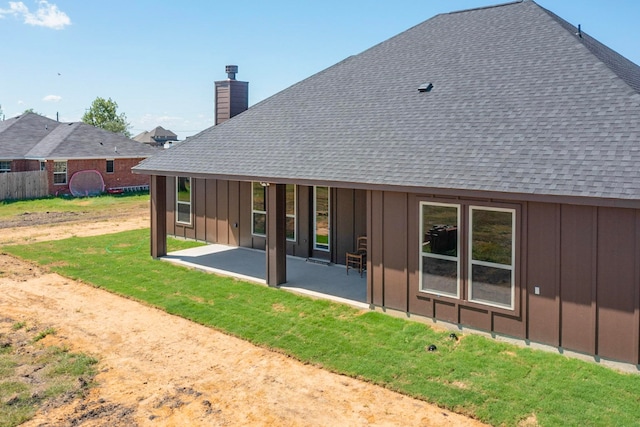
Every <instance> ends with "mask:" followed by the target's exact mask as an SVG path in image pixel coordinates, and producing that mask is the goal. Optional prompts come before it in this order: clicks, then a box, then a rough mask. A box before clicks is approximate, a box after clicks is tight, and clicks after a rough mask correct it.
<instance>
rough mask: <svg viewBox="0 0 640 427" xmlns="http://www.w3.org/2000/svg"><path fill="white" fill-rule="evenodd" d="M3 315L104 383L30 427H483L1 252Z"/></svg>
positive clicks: (17, 233)
mask: <svg viewBox="0 0 640 427" xmlns="http://www.w3.org/2000/svg"><path fill="white" fill-rule="evenodd" d="M80 217H81V218H79V219H78V220H76V219H74V220H73V221H65V222H58V223H57V224H56V225H54V224H51V223H46V221H45V222H44V223H42V221H43V220H41V219H40V220H38V221H36V222H41V223H40V224H37V225H35V226H29V227H23V226H21V227H13V228H5V229H2V230H0V245H4V244H7V243H25V242H34V241H41V240H52V239H60V238H65V237H69V236H72V235H76V236H87V235H97V234H103V233H111V232H119V231H124V230H128V229H135V228H141V227H147V226H148V209H146V210H144V211H143V210H142V209H141V210H140V212H128V213H127V215H126V216H125V217H123V218H114V217H113V215H111V218H110V219H108V220H106V219H104V218H95V217H93V218H92V217H91V215H89V214H87V215H84V216H83V215H80ZM0 313H1V315H2V317H6V318H10V319H14V320H15V321H25V322H28V323H38V324H46V325H48V326H51V327H53V328H55V329H56V331H57V333H56V334H55V335H51V336H48V337H46V340H48V341H49V343H53V344H56V345H66V346H67V347H69V348H70V350H71V351H74V352H85V353H88V354H90V355H92V356H94V357H96V358H97V359H99V364H98V375H97V376H96V378H95V380H96V381H97V383H98V385H97V386H96V387H94V388H92V389H90V390H89V392H88V393H85V395H84V396H82V397H80V398H77V399H74V400H71V401H68V400H64V401H60V402H52V403H49V404H48V405H45V406H44V407H43V408H41V410H40V411H39V412H38V414H37V415H36V417H35V418H34V419H33V420H32V421H29V422H27V423H26V424H24V425H25V426H146V425H153V426H185V425H195V426H198V425H201V426H233V425H257V426H281V425H287V426H335V425H349V426H358V425H363V426H364V425H379V426H395V425H398V426H400V425H402V426H406V425H416V426H479V425H482V424H481V423H479V422H477V421H476V420H473V419H470V418H466V417H464V416H462V415H459V414H455V413H452V412H449V411H446V410H443V409H441V408H438V407H436V406H433V405H430V404H428V403H425V402H423V401H420V400H416V399H412V398H409V397H406V396H403V395H401V394H398V393H394V392H392V391H389V390H387V389H384V388H382V387H378V386H375V385H372V384H369V383H366V382H363V381H359V380H356V379H353V378H349V377H345V376H342V375H337V374H334V373H331V372H328V371H325V370H323V369H320V368H318V367H315V366H312V365H308V364H303V363H300V362H299V361H297V360H293V359H291V358H288V357H286V356H284V355H282V354H279V353H276V352H272V351H269V350H266V349H263V348H259V347H256V346H253V345H251V344H249V343H247V342H245V341H242V340H239V339H237V338H234V337H230V336H228V335H225V334H222V333H220V332H218V331H215V330H212V329H210V328H207V327H204V326H201V325H198V324H195V323H192V322H189V321H187V320H184V319H182V318H179V317H176V316H171V315H169V314H167V313H165V312H162V311H160V310H156V309H154V308H151V307H148V306H145V305H143V304H140V303H137V302H135V301H132V300H129V299H126V298H122V297H118V296H116V295H113V294H111V293H108V292H105V291H103V290H100V289H96V288H94V287H92V286H89V285H86V284H82V283H79V282H75V281H73V280H69V279H66V278H64V277H61V276H59V275H57V274H52V273H49V272H47V271H46V270H44V269H42V268H40V267H37V266H35V265H31V264H29V263H26V262H24V261H20V260H17V259H15V258H13V257H10V256H9V255H6V254H0Z"/></svg>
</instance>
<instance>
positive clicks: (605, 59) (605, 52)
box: [533, 2, 640, 93]
mask: <svg viewBox="0 0 640 427" xmlns="http://www.w3.org/2000/svg"><path fill="white" fill-rule="evenodd" d="M533 3H535V2H533ZM535 4H536V6H538V7H539V8H540V9H541V10H542V11H544V12H545V13H546V14H547V15H549V16H550V17H551V18H552V19H553V20H554V21H556V22H557V23H558V24H560V26H561V27H562V28H563V29H565V30H566V31H567V32H568V33H569V34H571V35H573V36H574V37H575V38H576V40H577V41H578V42H580V44H581V45H582V46H584V47H585V48H586V49H587V51H589V53H590V54H591V55H593V56H595V57H596V58H597V59H598V61H600V62H601V63H602V64H604V65H605V66H606V67H607V68H608V69H609V70H611V72H613V73H614V74H615V75H616V76H618V78H620V79H621V80H622V81H624V82H625V83H626V84H627V85H629V86H630V87H631V88H632V89H633V90H634V91H635V92H637V93H640V66H639V65H638V64H636V63H634V62H633V61H631V60H630V59H628V58H626V57H625V56H623V55H621V54H620V53H618V52H616V51H615V50H613V49H611V48H610V47H609V46H607V45H605V44H604V43H602V42H600V41H599V40H598V39H596V38H595V37H593V36H590V35H589V34H587V33H585V32H584V31H582V28H580V27H576V26H574V25H573V24H571V23H570V22H568V21H567V20H565V19H563V18H561V17H560V16H558V15H556V14H555V13H553V12H552V11H550V10H548V9H545V8H544V7H542V6H540V5H539V4H537V3H535Z"/></svg>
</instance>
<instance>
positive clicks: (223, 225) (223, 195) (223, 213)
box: [216, 180, 229, 245]
mask: <svg viewBox="0 0 640 427" xmlns="http://www.w3.org/2000/svg"><path fill="white" fill-rule="evenodd" d="M217 193H218V205H217V209H216V228H217V229H218V241H217V242H216V243H222V244H224V245H227V244H229V212H228V209H229V186H228V182H227V181H222V180H218V181H217Z"/></svg>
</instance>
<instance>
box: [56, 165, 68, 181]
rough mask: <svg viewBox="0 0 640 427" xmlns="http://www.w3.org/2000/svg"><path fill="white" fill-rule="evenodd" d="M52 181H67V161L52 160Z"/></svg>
mask: <svg viewBox="0 0 640 427" xmlns="http://www.w3.org/2000/svg"><path fill="white" fill-rule="evenodd" d="M53 183H54V184H55V185H62V184H66V183H67V162H66V161H63V162H53Z"/></svg>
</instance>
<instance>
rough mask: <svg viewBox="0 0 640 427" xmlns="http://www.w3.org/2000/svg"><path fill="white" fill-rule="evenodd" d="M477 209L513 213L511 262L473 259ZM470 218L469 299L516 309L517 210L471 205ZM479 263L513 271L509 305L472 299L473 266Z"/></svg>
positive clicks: (468, 256)
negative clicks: (474, 225)
mask: <svg viewBox="0 0 640 427" xmlns="http://www.w3.org/2000/svg"><path fill="white" fill-rule="evenodd" d="M474 210H476V211H489V212H509V213H510V214H511V254H510V255H511V264H510V265H508V266H507V265H506V264H500V263H493V262H488V261H480V260H474V259H473V212H474ZM467 212H468V220H467V277H466V282H467V300H468V301H469V302H472V303H475V304H481V305H485V306H490V307H496V308H500V309H504V310H515V309H516V286H515V283H516V271H517V268H516V267H517V259H516V244H517V243H516V241H517V221H516V217H517V214H518V212H517V210H516V209H514V208H503V207H497V206H483V205H469V206H468V207H467ZM474 265H479V266H483V267H489V268H496V269H502V270H507V271H510V272H511V284H510V288H509V289H510V295H511V298H510V303H509V305H505V304H500V303H497V302H491V301H486V300H482V299H472V295H473V266H474Z"/></svg>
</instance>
